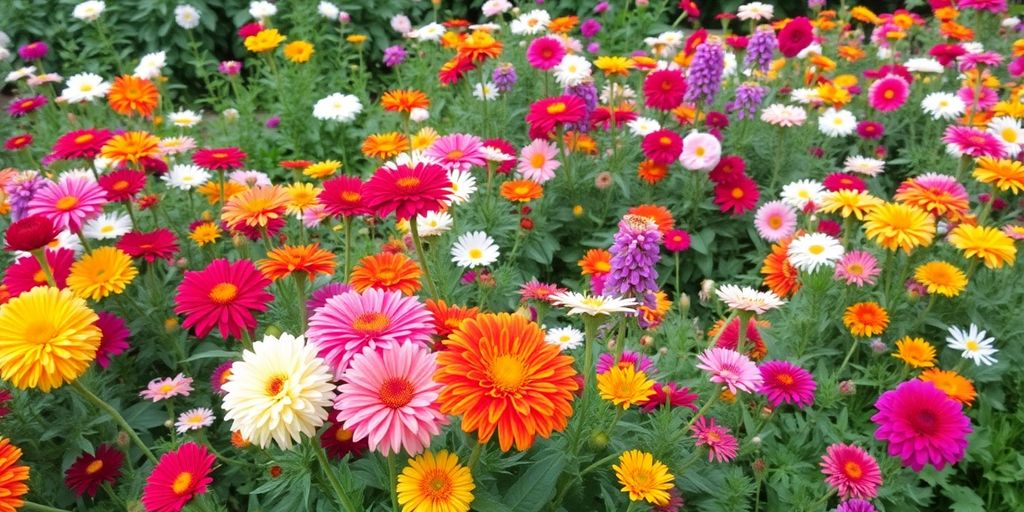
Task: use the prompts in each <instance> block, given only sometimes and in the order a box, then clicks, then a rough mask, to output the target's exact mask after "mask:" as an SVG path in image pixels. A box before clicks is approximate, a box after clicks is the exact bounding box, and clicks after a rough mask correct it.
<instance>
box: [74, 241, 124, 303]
mask: <svg viewBox="0 0 1024 512" xmlns="http://www.w3.org/2000/svg"><path fill="white" fill-rule="evenodd" d="M138 274H139V271H138V270H137V269H136V268H135V266H134V265H132V258H131V256H128V254H126V253H125V252H124V251H122V250H121V249H118V248H116V247H100V248H98V249H96V250H94V251H92V252H91V253H89V254H86V255H85V256H82V259H80V260H78V261H77V262H75V264H74V265H71V273H70V274H69V275H68V281H67V283H68V288H70V289H71V291H73V292H75V295H77V296H79V297H81V298H83V299H92V300H100V299H102V298H104V297H106V296H108V295H117V294H120V293H121V292H123V291H124V289H125V287H127V286H128V284H129V283H131V282H132V280H134V279H135V276H136V275H138Z"/></svg>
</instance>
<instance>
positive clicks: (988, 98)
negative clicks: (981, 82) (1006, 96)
mask: <svg viewBox="0 0 1024 512" xmlns="http://www.w3.org/2000/svg"><path fill="white" fill-rule="evenodd" d="M956 95H957V97H959V98H960V99H961V100H963V102H964V104H966V105H969V106H973V105H975V104H977V106H978V108H979V109H980V110H988V109H990V108H992V107H994V106H995V105H996V103H999V93H997V92H996V91H995V90H993V89H989V88H988V87H984V86H982V87H980V88H978V90H977V91H975V90H974V88H973V87H961V88H960V90H959V91H957V92H956Z"/></svg>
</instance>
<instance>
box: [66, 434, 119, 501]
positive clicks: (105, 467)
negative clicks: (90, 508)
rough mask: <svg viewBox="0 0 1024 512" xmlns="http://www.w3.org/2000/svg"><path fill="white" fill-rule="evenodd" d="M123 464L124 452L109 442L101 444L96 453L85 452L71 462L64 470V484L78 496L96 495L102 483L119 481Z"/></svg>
mask: <svg viewBox="0 0 1024 512" xmlns="http://www.w3.org/2000/svg"><path fill="white" fill-rule="evenodd" d="M123 464H124V454H123V453H121V451H120V450H118V449H117V448H114V447H113V446H110V445H109V444H101V445H99V447H98V448H96V453H95V454H91V453H83V454H81V455H79V456H78V458H76V459H75V462H72V463H71V467H69V468H68V470H67V471H66V472H64V484H65V485H67V486H68V488H70V489H71V490H72V491H74V493H75V495H76V496H81V495H83V494H88V495H89V496H96V491H99V489H100V486H101V485H103V484H110V483H114V482H116V481H117V479H118V478H119V477H120V476H121V465H123Z"/></svg>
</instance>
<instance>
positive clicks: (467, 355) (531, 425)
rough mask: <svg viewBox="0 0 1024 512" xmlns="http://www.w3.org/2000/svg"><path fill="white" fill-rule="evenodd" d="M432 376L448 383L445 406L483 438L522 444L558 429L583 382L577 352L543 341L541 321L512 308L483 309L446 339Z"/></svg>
mask: <svg viewBox="0 0 1024 512" xmlns="http://www.w3.org/2000/svg"><path fill="white" fill-rule="evenodd" d="M444 346H445V350H443V351H441V352H439V353H438V355H437V365H438V370H437V372H436V373H434V380H435V381H436V382H438V383H440V384H441V385H442V386H443V387H442V388H441V393H440V395H439V396H438V398H437V401H438V402H439V403H440V405H441V412H442V413H444V414H454V415H457V416H461V417H462V430H463V431H464V432H477V435H478V437H479V440H480V443H486V442H488V441H490V439H491V437H492V436H493V435H494V433H495V432H497V433H498V445H499V446H500V447H501V450H502V451H505V452H507V451H509V450H510V449H511V448H512V444H513V443H515V446H516V449H517V450H520V451H523V450H527V449H529V448H530V447H531V446H533V442H534V440H535V439H536V437H537V436H538V435H539V436H541V437H544V438H547V437H550V436H551V433H552V432H561V431H562V430H563V429H565V426H566V425H567V424H568V422H569V416H570V415H572V400H573V392H574V391H576V389H577V388H579V384H577V382H576V379H575V377H576V370H574V369H573V367H572V363H573V358H572V357H570V356H566V355H562V353H561V350H560V348H559V347H558V346H556V345H552V344H549V343H546V342H545V341H544V331H542V330H541V329H540V326H538V325H537V324H536V323H534V322H531V321H529V320H527V319H526V318H524V317H522V316H519V315H510V314H508V313H500V314H493V313H481V314H479V315H477V317H476V318H472V319H469V320H466V321H465V322H464V323H463V324H462V327H460V328H459V329H458V330H456V331H455V332H453V333H452V334H451V335H450V336H448V339H446V340H444Z"/></svg>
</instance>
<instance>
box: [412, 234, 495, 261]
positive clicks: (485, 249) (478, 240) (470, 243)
mask: <svg viewBox="0 0 1024 512" xmlns="http://www.w3.org/2000/svg"><path fill="white" fill-rule="evenodd" d="M417 227H419V226H418V225H417ZM498 256H499V252H498V246H497V245H495V243H494V239H493V238H491V237H490V236H488V235H487V233H484V232H483V231H471V232H469V233H463V234H462V235H460V236H459V239H458V241H456V242H455V245H454V246H452V262H453V263H455V264H456V265H458V266H460V267H462V268H472V267H483V266H487V265H490V264H491V263H494V262H495V261H498Z"/></svg>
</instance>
